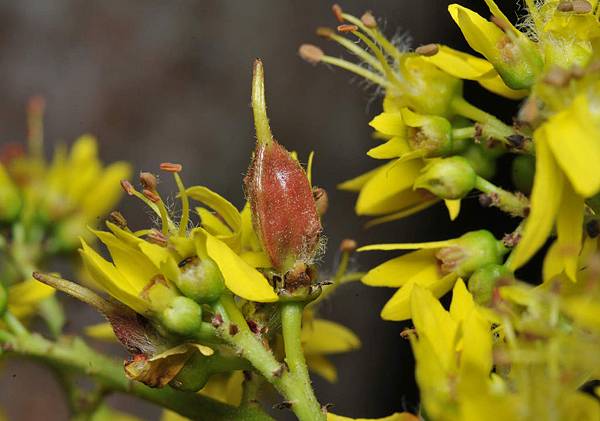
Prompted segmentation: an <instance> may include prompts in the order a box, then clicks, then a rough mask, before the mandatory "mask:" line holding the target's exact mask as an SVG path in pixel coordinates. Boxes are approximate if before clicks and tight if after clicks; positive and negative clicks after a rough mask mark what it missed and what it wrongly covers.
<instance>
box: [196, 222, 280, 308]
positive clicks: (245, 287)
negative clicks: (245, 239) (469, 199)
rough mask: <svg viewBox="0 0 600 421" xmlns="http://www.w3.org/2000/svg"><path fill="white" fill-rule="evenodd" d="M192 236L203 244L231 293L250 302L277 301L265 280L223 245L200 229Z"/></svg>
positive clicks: (271, 288)
mask: <svg viewBox="0 0 600 421" xmlns="http://www.w3.org/2000/svg"><path fill="white" fill-rule="evenodd" d="M194 235H196V236H198V239H199V241H201V242H203V243H204V245H205V247H206V252H207V253H208V255H209V257H210V258H211V259H213V260H214V261H215V263H216V264H217V266H218V267H219V270H220V271H221V274H222V275H223V279H224V280H225V285H226V286H227V288H228V289H229V290H230V291H231V292H233V293H234V294H236V295H238V296H240V297H242V298H245V299H247V300H250V301H257V302H274V301H277V294H275V292H274V291H273V287H272V286H271V285H270V284H269V282H268V281H267V279H266V278H265V277H264V276H263V275H262V274H261V273H260V272H258V271H257V270H256V269H254V268H253V267H252V266H250V265H249V264H248V263H246V262H245V261H244V260H243V259H242V258H241V257H240V256H238V255H237V254H235V253H234V252H233V250H231V249H230V248H229V247H228V246H227V245H226V244H225V243H223V242H222V241H221V240H219V239H218V238H216V237H214V236H212V235H210V234H209V233H208V232H206V231H204V230H202V229H199V230H197V231H195V232H194Z"/></svg>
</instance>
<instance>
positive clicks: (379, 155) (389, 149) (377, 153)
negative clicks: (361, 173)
mask: <svg viewBox="0 0 600 421" xmlns="http://www.w3.org/2000/svg"><path fill="white" fill-rule="evenodd" d="M410 151H411V149H410V146H408V143H407V142H406V139H404V138H402V137H399V136H394V137H392V138H391V139H390V140H388V141H387V142H385V143H383V144H381V145H379V146H376V147H374V148H371V149H369V151H368V152H367V155H368V156H370V157H371V158H375V159H391V158H398V157H400V156H402V155H404V154H406V153H408V152H410Z"/></svg>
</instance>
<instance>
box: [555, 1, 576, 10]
mask: <svg viewBox="0 0 600 421" xmlns="http://www.w3.org/2000/svg"><path fill="white" fill-rule="evenodd" d="M556 10H558V11H559V12H572V11H573V2H571V1H561V2H560V3H558V6H556Z"/></svg>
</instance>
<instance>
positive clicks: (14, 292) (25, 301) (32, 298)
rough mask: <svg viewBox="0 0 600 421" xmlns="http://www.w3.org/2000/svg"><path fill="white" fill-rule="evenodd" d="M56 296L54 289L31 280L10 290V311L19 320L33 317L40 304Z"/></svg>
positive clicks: (13, 286)
mask: <svg viewBox="0 0 600 421" xmlns="http://www.w3.org/2000/svg"><path fill="white" fill-rule="evenodd" d="M52 294H54V289H53V288H52V287H49V286H48V285H44V284H42V283H40V282H38V281H36V280H35V279H33V278H31V279H28V280H26V281H24V282H19V283H17V284H14V285H12V286H10V287H9V288H8V310H9V311H10V312H11V313H12V314H13V315H14V316H15V317H18V318H19V319H26V318H27V317H29V316H31V315H33V314H34V313H35V312H36V310H37V308H38V306H39V304H40V303H41V302H42V301H43V300H45V299H46V298H48V297H51V296H52Z"/></svg>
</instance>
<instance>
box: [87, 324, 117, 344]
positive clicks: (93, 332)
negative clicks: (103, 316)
mask: <svg viewBox="0 0 600 421" xmlns="http://www.w3.org/2000/svg"><path fill="white" fill-rule="evenodd" d="M85 334H86V335H87V336H89V337H90V338H94V339H99V340H101V341H110V342H115V341H117V337H116V336H115V332H114V331H113V328H112V326H111V325H110V323H108V322H106V323H98V324H95V325H90V326H86V327H85Z"/></svg>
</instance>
